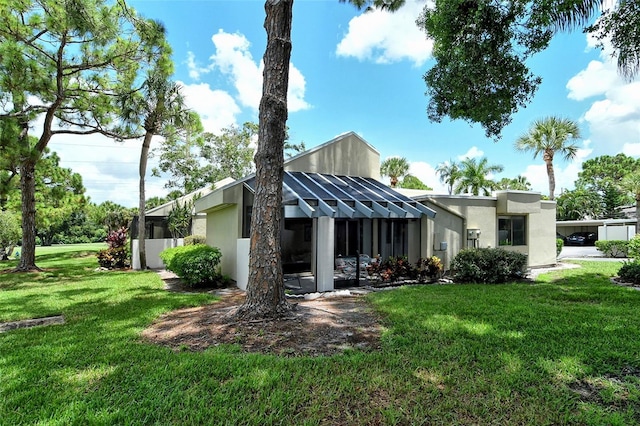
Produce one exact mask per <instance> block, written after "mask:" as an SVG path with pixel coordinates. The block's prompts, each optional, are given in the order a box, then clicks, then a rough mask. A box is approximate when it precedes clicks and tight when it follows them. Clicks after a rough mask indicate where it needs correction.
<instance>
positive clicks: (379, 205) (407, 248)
mask: <svg viewBox="0 0 640 426" xmlns="http://www.w3.org/2000/svg"><path fill="white" fill-rule="evenodd" d="M283 179H284V183H283V208H284V220H283V224H282V237H281V238H282V241H281V245H282V262H283V272H284V273H285V274H291V273H303V272H306V273H311V274H313V276H314V279H315V285H316V290H317V291H328V290H332V289H333V288H334V272H335V271H334V270H335V265H336V259H339V258H340V257H343V256H356V255H357V254H360V255H363V254H366V255H369V256H377V255H379V256H380V257H381V258H387V257H389V256H407V258H408V260H409V261H411V262H415V261H417V260H418V259H419V258H421V257H426V256H431V255H436V256H438V257H440V258H441V259H443V260H444V261H445V265H449V264H450V261H451V259H452V258H453V256H455V254H456V253H457V252H458V251H459V250H461V249H462V248H464V247H489V246H490V247H496V246H498V245H502V246H503V247H505V248H507V249H510V250H516V251H520V252H523V253H525V254H527V255H528V259H529V266H531V267H535V266H546V265H550V264H555V226H554V224H555V203H554V202H546V201H542V200H541V198H540V194H538V193H529V192H520V191H504V192H499V193H497V194H496V197H466V196H439V195H434V194H426V193H424V192H422V193H420V194H409V195H407V194H405V193H403V192H402V191H399V190H395V189H392V188H389V187H388V186H386V185H384V184H383V183H381V182H380V181H379V179H380V154H379V153H378V151H377V150H376V149H375V148H374V147H372V146H371V145H370V144H369V143H367V142H366V141H365V140H364V139H362V138H361V137H360V136H358V135H357V134H355V133H354V132H349V133H346V134H343V135H340V136H338V137H336V138H334V139H332V140H330V141H328V142H326V143H324V144H322V145H320V146H317V147H315V148H312V149H310V150H308V151H305V152H303V153H301V154H299V155H297V156H295V157H292V158H290V159H287V160H286V161H285V163H284V177H283ZM254 190H255V177H254V176H248V177H246V178H244V179H240V180H238V181H235V182H232V183H230V184H228V185H225V186H222V187H219V188H218V189H216V190H214V191H213V192H211V193H210V194H207V195H205V196H203V197H201V198H199V199H198V200H197V201H196V202H195V211H196V212H198V213H204V214H206V218H207V219H206V222H207V226H206V228H207V234H206V236H207V244H209V245H212V246H215V247H218V248H220V250H221V251H222V262H221V267H222V272H223V273H224V274H227V275H229V276H230V277H231V278H232V279H234V280H235V281H236V282H237V285H238V287H240V288H241V289H245V288H246V284H247V280H248V274H249V233H250V227H251V212H252V204H253V196H254ZM412 195H413V196H412Z"/></svg>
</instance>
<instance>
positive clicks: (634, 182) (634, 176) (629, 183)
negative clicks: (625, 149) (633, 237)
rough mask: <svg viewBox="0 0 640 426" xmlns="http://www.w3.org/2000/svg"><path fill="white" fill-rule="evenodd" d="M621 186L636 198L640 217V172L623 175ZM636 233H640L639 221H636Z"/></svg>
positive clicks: (637, 212) (637, 211)
mask: <svg viewBox="0 0 640 426" xmlns="http://www.w3.org/2000/svg"><path fill="white" fill-rule="evenodd" d="M620 186H621V187H622V189H624V190H626V191H629V192H630V193H631V194H632V195H633V197H634V198H635V200H636V217H640V216H638V215H639V214H640V172H638V171H634V172H631V173H629V174H628V175H626V176H625V177H623V178H622V181H621V182H620ZM638 220H640V219H638ZM636 234H640V222H638V221H636Z"/></svg>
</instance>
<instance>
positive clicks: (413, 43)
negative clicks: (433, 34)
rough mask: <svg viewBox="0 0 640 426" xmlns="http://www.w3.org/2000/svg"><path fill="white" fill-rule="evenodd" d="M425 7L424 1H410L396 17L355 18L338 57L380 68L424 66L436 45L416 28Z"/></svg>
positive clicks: (371, 15) (371, 13)
mask: <svg viewBox="0 0 640 426" xmlns="http://www.w3.org/2000/svg"><path fill="white" fill-rule="evenodd" d="M425 4H426V2H425V1H424V0H414V1H407V3H406V4H405V5H404V6H403V7H402V8H400V9H399V10H398V11H397V12H395V13H390V12H384V11H381V10H372V11H369V12H365V13H363V14H361V15H359V16H357V17H355V18H353V19H352V20H351V21H350V22H349V30H348V32H347V34H346V35H345V36H344V37H343V39H342V40H341V41H340V43H338V46H337V48H336V54H337V55H338V56H345V57H354V58H356V59H358V60H360V61H365V60H367V61H368V60H372V61H374V62H376V63H381V64H387V63H393V62H399V61H402V60H409V61H411V62H413V63H414V65H415V66H420V65H422V64H424V63H425V62H426V61H427V59H429V57H430V56H431V52H432V50H433V41H432V40H431V39H427V37H426V34H425V33H424V32H423V31H422V30H420V28H418V26H417V25H416V19H417V18H418V16H419V15H420V13H421V12H422V9H423V8H424V6H425Z"/></svg>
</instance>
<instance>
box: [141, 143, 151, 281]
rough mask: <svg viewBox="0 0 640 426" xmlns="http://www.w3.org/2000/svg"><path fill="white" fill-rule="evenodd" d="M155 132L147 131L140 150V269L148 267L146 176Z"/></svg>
mask: <svg viewBox="0 0 640 426" xmlns="http://www.w3.org/2000/svg"><path fill="white" fill-rule="evenodd" d="M152 136H153V134H152V133H151V132H147V133H145V135H144V139H143V141H142V150H141V152H140V167H139V171H140V198H139V200H138V252H139V255H140V269H141V270H143V271H144V270H145V269H147V251H146V244H145V239H146V238H147V236H146V226H147V225H146V221H145V213H146V212H145V195H144V178H145V176H146V174H147V159H148V158H149V147H150V146H151V137H152Z"/></svg>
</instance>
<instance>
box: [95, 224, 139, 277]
mask: <svg viewBox="0 0 640 426" xmlns="http://www.w3.org/2000/svg"><path fill="white" fill-rule="evenodd" d="M128 231H129V230H128V229H127V228H125V227H124V226H123V227H121V228H120V229H118V230H115V231H111V232H109V235H107V238H106V240H105V241H106V243H107V245H108V246H109V247H108V248H106V249H103V250H100V251H99V252H98V254H97V257H98V264H99V265H100V266H102V267H103V268H109V269H112V268H128V267H129V266H131V262H130V261H129V259H130V256H129V246H128V245H127V232H128Z"/></svg>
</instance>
